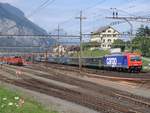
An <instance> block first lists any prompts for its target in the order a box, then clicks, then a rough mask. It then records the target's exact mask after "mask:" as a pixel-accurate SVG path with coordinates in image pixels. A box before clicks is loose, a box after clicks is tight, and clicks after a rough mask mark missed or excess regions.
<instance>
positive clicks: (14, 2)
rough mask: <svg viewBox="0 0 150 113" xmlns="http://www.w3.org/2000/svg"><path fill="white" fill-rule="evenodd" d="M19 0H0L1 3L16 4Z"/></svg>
mask: <svg viewBox="0 0 150 113" xmlns="http://www.w3.org/2000/svg"><path fill="white" fill-rule="evenodd" d="M20 1H21V0H0V2H1V3H10V4H17V3H18V2H20Z"/></svg>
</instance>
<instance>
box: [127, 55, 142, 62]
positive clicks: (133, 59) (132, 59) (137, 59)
mask: <svg viewBox="0 0 150 113" xmlns="http://www.w3.org/2000/svg"><path fill="white" fill-rule="evenodd" d="M130 60H131V61H141V60H142V59H141V58H140V57H139V56H135V57H131V58H130Z"/></svg>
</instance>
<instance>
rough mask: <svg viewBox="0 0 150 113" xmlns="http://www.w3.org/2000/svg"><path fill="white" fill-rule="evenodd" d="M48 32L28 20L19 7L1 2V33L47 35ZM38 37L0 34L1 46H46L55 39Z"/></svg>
mask: <svg viewBox="0 0 150 113" xmlns="http://www.w3.org/2000/svg"><path fill="white" fill-rule="evenodd" d="M46 34H47V32H46V31H45V30H44V29H42V28H40V27H39V26H37V25H36V24H34V23H33V22H31V21H30V20H28V19H27V18H26V17H25V15H24V13H23V12H22V11H21V10H19V9H18V8H16V7H14V6H12V5H10V4H7V3H0V35H46ZM41 38H42V37H40V39H38V37H34V38H33V37H28V38H27V37H25V36H24V37H7V36H5V37H4V36H0V46H15V47H17V46H45V45H47V44H48V45H51V44H53V43H54V41H55V40H53V39H51V38H49V39H42V40H41Z"/></svg>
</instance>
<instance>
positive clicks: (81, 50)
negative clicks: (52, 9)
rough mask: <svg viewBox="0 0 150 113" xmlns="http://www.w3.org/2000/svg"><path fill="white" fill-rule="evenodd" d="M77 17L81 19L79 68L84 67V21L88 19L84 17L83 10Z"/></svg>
mask: <svg viewBox="0 0 150 113" xmlns="http://www.w3.org/2000/svg"><path fill="white" fill-rule="evenodd" d="M76 19H79V20H80V55H79V69H80V70H81V69H82V55H83V49H82V34H83V33H82V22H83V20H85V19H86V17H83V12H82V11H80V17H76Z"/></svg>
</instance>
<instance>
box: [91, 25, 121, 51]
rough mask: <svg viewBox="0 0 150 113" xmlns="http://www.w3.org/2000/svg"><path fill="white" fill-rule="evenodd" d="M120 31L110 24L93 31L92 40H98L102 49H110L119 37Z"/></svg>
mask: <svg viewBox="0 0 150 113" xmlns="http://www.w3.org/2000/svg"><path fill="white" fill-rule="evenodd" d="M119 35H120V33H119V32H118V31H117V30H115V29H114V28H112V27H110V26H105V27H101V28H99V29H98V30H97V31H96V32H93V33H92V36H91V42H98V43H100V45H101V48H102V49H110V48H111V45H112V43H113V42H114V41H115V40H117V39H119Z"/></svg>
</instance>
